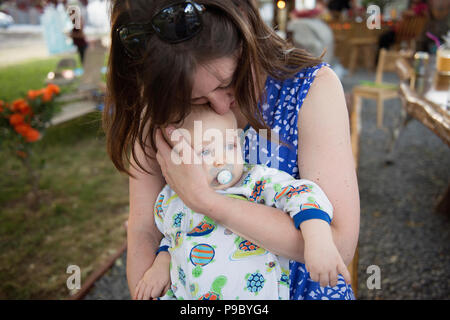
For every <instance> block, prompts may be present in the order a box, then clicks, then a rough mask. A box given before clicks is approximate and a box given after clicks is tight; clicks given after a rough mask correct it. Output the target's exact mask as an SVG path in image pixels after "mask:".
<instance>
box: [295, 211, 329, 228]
mask: <svg viewBox="0 0 450 320" xmlns="http://www.w3.org/2000/svg"><path fill="white" fill-rule="evenodd" d="M293 219H294V224H295V227H296V228H297V229H300V225H301V224H302V222H304V221H306V220H311V219H320V220H324V221H326V222H328V224H331V217H330V215H329V214H328V213H326V212H325V211H323V210H320V209H306V210H302V211H300V212H299V213H297V214H296V215H294V216H293Z"/></svg>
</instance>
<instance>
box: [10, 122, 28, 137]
mask: <svg viewBox="0 0 450 320" xmlns="http://www.w3.org/2000/svg"><path fill="white" fill-rule="evenodd" d="M30 129H32V128H31V127H30V125H29V124H26V123H21V124H18V125H16V126H14V130H15V131H16V132H17V133H18V134H20V135H21V136H24V137H25V135H26V133H27V131H28V130H30Z"/></svg>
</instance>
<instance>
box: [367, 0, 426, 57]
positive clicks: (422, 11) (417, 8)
mask: <svg viewBox="0 0 450 320" xmlns="http://www.w3.org/2000/svg"><path fill="white" fill-rule="evenodd" d="M412 17H428V4H427V0H411V1H410V3H409V6H408V9H406V10H405V11H404V12H403V13H402V19H401V20H400V21H399V22H398V23H396V24H395V25H394V26H393V27H392V28H391V29H390V30H388V31H386V32H384V33H382V34H381V35H380V38H379V41H378V50H377V54H376V61H375V63H377V61H378V54H379V52H380V49H381V48H385V49H389V48H390V47H391V46H392V45H393V44H394V43H395V35H396V32H397V30H398V28H399V26H400V24H401V23H402V21H404V19H408V18H412Z"/></svg>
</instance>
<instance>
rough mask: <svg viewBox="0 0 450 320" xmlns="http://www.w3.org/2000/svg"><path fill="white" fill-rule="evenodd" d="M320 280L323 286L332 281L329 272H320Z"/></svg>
mask: <svg viewBox="0 0 450 320" xmlns="http://www.w3.org/2000/svg"><path fill="white" fill-rule="evenodd" d="M319 282H320V286H321V287H327V286H328V285H329V283H330V280H329V278H328V273H321V274H319Z"/></svg>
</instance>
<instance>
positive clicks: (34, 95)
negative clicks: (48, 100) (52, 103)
mask: <svg viewBox="0 0 450 320" xmlns="http://www.w3.org/2000/svg"><path fill="white" fill-rule="evenodd" d="M40 95H41V92H40V91H39V90H29V91H28V99H30V100H34V99H36V98H37V97H39V96H40Z"/></svg>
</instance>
